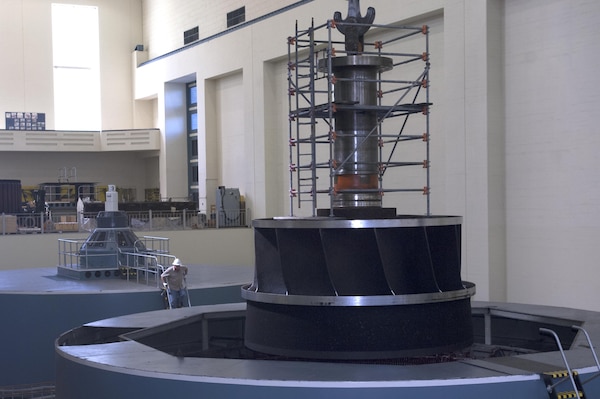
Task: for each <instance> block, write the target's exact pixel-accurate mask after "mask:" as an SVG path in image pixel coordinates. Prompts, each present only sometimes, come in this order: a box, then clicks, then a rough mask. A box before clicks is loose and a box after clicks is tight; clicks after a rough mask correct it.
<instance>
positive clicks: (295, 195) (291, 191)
mask: <svg viewBox="0 0 600 399" xmlns="http://www.w3.org/2000/svg"><path fill="white" fill-rule="evenodd" d="M297 196H298V191H296V189H295V188H290V197H291V198H295V197H297Z"/></svg>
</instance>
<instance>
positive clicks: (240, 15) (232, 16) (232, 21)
mask: <svg viewBox="0 0 600 399" xmlns="http://www.w3.org/2000/svg"><path fill="white" fill-rule="evenodd" d="M244 21H246V7H245V6H244V7H242V8H238V9H237V10H234V11H231V12H228V13H227V27H228V28H231V27H232V26H234V25H237V24H241V23H242V22H244Z"/></svg>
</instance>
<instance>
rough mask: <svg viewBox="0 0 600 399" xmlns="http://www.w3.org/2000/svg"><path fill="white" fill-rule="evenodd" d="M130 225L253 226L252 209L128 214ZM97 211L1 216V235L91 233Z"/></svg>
mask: <svg viewBox="0 0 600 399" xmlns="http://www.w3.org/2000/svg"><path fill="white" fill-rule="evenodd" d="M127 215H128V218H129V226H130V227H131V229H132V230H134V231H160V230H196V229H209V228H228V227H249V226H250V222H251V218H250V210H249V209H231V210H228V209H225V210H219V211H217V212H215V213H212V214H210V215H206V214H204V213H199V212H196V211H189V210H185V209H184V210H181V211H152V210H148V211H134V212H131V211H130V212H127ZM96 216H97V213H96V212H93V213H91V212H86V213H80V214H77V212H76V210H75V209H74V210H73V212H63V213H60V214H59V213H48V212H39V213H17V214H4V213H2V214H0V235H5V234H32V233H65V232H86V231H87V232H91V231H93V230H94V229H95V228H96V226H97V224H96Z"/></svg>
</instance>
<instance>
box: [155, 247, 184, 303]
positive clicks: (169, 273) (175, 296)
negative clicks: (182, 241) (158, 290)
mask: <svg viewBox="0 0 600 399" xmlns="http://www.w3.org/2000/svg"><path fill="white" fill-rule="evenodd" d="M187 272H188V268H187V267H186V266H184V265H183V264H182V263H181V260H179V258H176V259H175V260H174V261H173V263H172V264H171V266H170V267H168V268H167V270H165V271H164V272H163V273H162V274H161V275H160V278H161V280H162V282H163V285H164V286H165V289H166V290H167V295H168V297H169V304H170V305H171V309H175V308H180V307H182V306H183V299H184V298H185V296H186V295H187V288H186V286H185V276H186V275H187Z"/></svg>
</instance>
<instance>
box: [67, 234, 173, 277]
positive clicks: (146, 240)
mask: <svg viewBox="0 0 600 399" xmlns="http://www.w3.org/2000/svg"><path fill="white" fill-rule="evenodd" d="M84 243H85V244H86V245H85V246H84ZM138 243H139V244H143V246H141V245H138ZM108 244H109V242H108V241H87V240H85V239H63V238H61V239H59V240H58V265H59V267H63V268H67V269H73V270H91V269H94V270H97V269H98V267H112V268H113V269H119V270H120V273H121V275H122V276H124V277H125V278H126V279H127V281H130V280H132V279H133V278H135V280H136V282H138V283H140V282H142V283H145V284H146V285H150V284H151V283H152V284H154V285H156V286H157V287H159V283H160V274H161V273H162V272H163V271H164V269H165V267H164V265H170V264H171V263H172V262H173V260H174V259H175V256H174V255H171V254H170V253H169V239H168V238H164V237H152V236H144V237H142V238H140V239H139V240H138V241H136V243H135V245H134V248H135V250H134V251H133V252H130V251H122V250H121V249H120V248H117V250H116V251H115V252H114V253H110V252H105V253H98V252H97V251H94V250H93V249H94V248H102V247H108ZM137 248H145V250H142V251H138V250H137ZM107 270H108V269H107Z"/></svg>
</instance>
